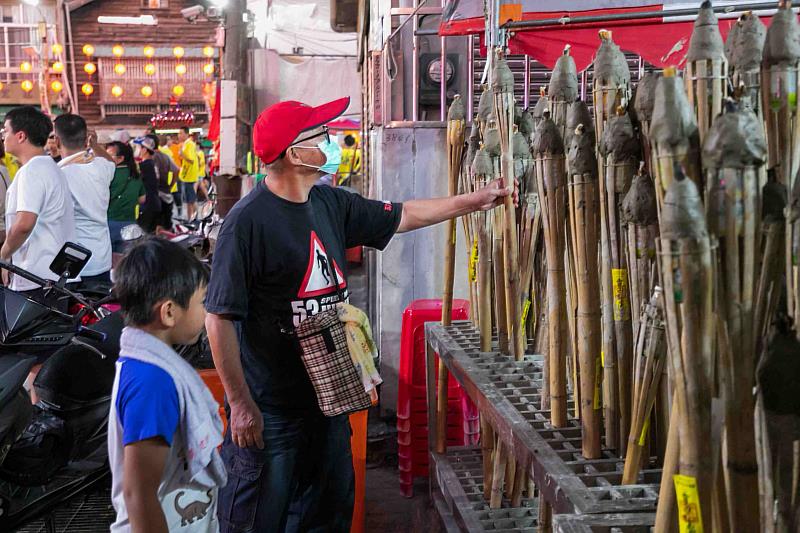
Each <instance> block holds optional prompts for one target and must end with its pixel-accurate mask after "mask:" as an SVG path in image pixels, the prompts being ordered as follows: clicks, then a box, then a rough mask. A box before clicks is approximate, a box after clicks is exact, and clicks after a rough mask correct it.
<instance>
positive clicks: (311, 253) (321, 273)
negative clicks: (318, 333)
mask: <svg viewBox="0 0 800 533" xmlns="http://www.w3.org/2000/svg"><path fill="white" fill-rule="evenodd" d="M330 261H333V268H334V270H335V271H336V279H337V280H338V281H339V288H340V289H341V290H342V292H343V294H344V299H345V301H347V300H348V297H349V295H348V291H347V282H346V281H345V279H344V274H343V273H342V270H341V269H340V268H339V265H338V264H337V263H336V260H335V259H334V258H333V256H329V255H328V252H327V251H326V250H325V246H324V245H323V244H322V241H321V240H320V238H319V237H318V236H317V233H316V232H315V231H313V230H312V231H311V235H310V243H309V250H308V267H306V275H305V276H304V277H303V281H302V283H300V289H299V290H298V291H297V300H294V301H292V302H291V306H292V322H293V323H294V327H297V326H299V325H300V322H302V321H303V320H305V319H306V318H307V317H309V316H313V315H316V314H317V313H319V312H320V311H325V310H326V309H330V308H331V307H333V306H334V305H336V303H338V302H339V294H338V293H337V292H336V290H335V289H334V286H333V279H331V271H330V266H329V265H330Z"/></svg>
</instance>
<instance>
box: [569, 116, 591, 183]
mask: <svg viewBox="0 0 800 533" xmlns="http://www.w3.org/2000/svg"><path fill="white" fill-rule="evenodd" d="M567 161H569V173H570V174H571V175H575V174H580V175H582V176H587V175H588V176H589V177H590V178H591V179H597V158H596V157H595V151H594V135H589V134H587V133H586V127H585V126H584V124H578V125H577V126H576V127H575V131H574V132H573V133H572V138H571V140H570V145H569V153H568V154H567Z"/></svg>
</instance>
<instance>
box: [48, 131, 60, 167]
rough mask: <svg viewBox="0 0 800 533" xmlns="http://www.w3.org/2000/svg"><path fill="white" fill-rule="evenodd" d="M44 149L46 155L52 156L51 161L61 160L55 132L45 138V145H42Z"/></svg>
mask: <svg viewBox="0 0 800 533" xmlns="http://www.w3.org/2000/svg"><path fill="white" fill-rule="evenodd" d="M44 151H45V153H46V154H47V155H49V156H50V157H52V158H53V161H55V162H56V163H58V162H60V161H61V150H59V149H58V143H57V142H56V134H55V132H53V133H51V134H50V136H49V137H48V138H47V145H46V146H45V147H44Z"/></svg>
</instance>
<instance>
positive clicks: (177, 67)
mask: <svg viewBox="0 0 800 533" xmlns="http://www.w3.org/2000/svg"><path fill="white" fill-rule="evenodd" d="M175 72H176V73H177V74H178V76H183V75H184V74H186V65H184V64H183V63H178V64H177V65H175Z"/></svg>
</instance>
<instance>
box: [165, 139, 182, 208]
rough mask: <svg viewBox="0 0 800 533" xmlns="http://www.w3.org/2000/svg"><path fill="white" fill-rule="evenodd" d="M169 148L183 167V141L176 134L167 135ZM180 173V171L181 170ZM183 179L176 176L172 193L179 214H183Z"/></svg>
mask: <svg viewBox="0 0 800 533" xmlns="http://www.w3.org/2000/svg"><path fill="white" fill-rule="evenodd" d="M167 149H168V150H169V152H170V153H171V154H172V160H173V161H174V162H175V165H177V167H178V168H181V165H182V164H183V160H182V159H181V143H179V142H178V139H177V138H176V137H175V136H174V135H169V136H167ZM179 174H180V172H179ZM180 185H181V181H180V179H178V176H177V175H176V176H175V183H174V185H173V189H172V195H173V196H174V197H175V207H177V208H178V212H177V215H178V216H183V197H182V193H181V187H180Z"/></svg>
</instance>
